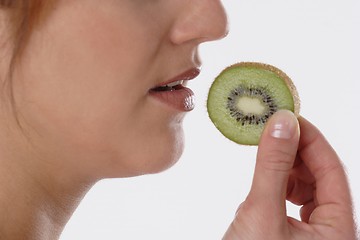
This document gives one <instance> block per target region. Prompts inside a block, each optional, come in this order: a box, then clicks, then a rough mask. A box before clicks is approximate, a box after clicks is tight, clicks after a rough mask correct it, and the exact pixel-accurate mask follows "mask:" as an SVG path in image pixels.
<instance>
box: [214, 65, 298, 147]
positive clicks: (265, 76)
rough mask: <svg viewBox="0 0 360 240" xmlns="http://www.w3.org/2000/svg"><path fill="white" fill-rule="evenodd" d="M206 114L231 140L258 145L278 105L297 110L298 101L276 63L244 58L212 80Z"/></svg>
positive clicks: (294, 91) (279, 107) (293, 90)
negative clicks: (243, 60)
mask: <svg viewBox="0 0 360 240" xmlns="http://www.w3.org/2000/svg"><path fill="white" fill-rule="evenodd" d="M207 109H208V113H209V117H210V119H211V120H212V122H213V123H214V124H215V126H216V127H217V128H218V129H219V130H220V132H221V133H223V134H224V136H226V137H227V138H229V139H230V140H232V141H234V142H237V143H239V144H244V145H257V144H258V142H259V139H260V135H261V133H262V131H263V128H264V125H265V124H266V122H267V121H268V120H269V119H270V117H271V116H272V115H273V114H274V113H275V112H277V111H278V110H280V109H287V110H290V111H292V112H294V113H295V114H296V115H298V114H299V109H300V101H299V97H298V93H297V91H296V88H295V86H294V84H293V83H292V81H291V80H290V78H289V77H288V76H287V75H286V74H285V73H283V72H282V71H281V70H279V69H278V68H276V67H273V66H271V65H267V64H263V63H254V62H243V63H238V64H234V65H232V66H230V67H228V68H226V69H225V70H223V71H222V72H221V73H220V75H219V76H218V77H217V78H216V79H215V81H214V82H213V84H212V86H211V88H210V91H209V95H208V100H207Z"/></svg>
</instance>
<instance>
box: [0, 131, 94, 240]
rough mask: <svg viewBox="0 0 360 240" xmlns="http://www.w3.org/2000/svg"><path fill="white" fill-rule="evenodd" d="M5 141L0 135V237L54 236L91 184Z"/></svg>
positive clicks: (56, 236) (39, 239)
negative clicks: (20, 150) (15, 151)
mask: <svg viewBox="0 0 360 240" xmlns="http://www.w3.org/2000/svg"><path fill="white" fill-rule="evenodd" d="M0 135H1V134H0ZM2 137H3V136H0V138H2ZM9 141H10V143H11V140H9V139H8V141H7V142H6V143H4V138H2V139H0V239H9V240H17V239H21V240H24V239H26V240H28V239H29V240H30V239H34V240H35V239H36V240H42V239H44V240H45V239H46V240H53V239H58V238H59V236H60V234H61V231H62V230H63V228H64V226H65V224H66V223H67V221H68V220H69V218H70V217H71V215H72V213H73V212H74V211H75V209H76V207H77V206H78V204H79V203H80V201H81V199H82V198H83V197H84V195H85V194H86V192H87V191H88V190H89V189H90V187H91V186H92V184H89V182H87V183H85V181H81V179H80V178H79V177H76V176H75V175H74V174H73V175H71V170H70V169H64V168H61V166H53V165H51V164H49V162H47V163H46V161H40V160H39V159H35V158H34V155H33V156H32V157H31V155H29V154H28V153H29V152H27V154H28V155H26V154H24V152H23V153H21V152H19V151H18V152H17V153H14V150H16V148H15V147H12V146H15V145H9ZM12 144H15V143H14V142H12ZM17 147H19V148H17V149H26V147H24V146H17ZM25 152H26V151H25Z"/></svg>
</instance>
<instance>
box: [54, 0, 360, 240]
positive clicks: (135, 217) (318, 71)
mask: <svg viewBox="0 0 360 240" xmlns="http://www.w3.org/2000/svg"><path fill="white" fill-rule="evenodd" d="M145 1H146V0H145ZM169 1H171V0H169ZM194 1H196V0H194ZM223 3H224V6H225V8H226V10H227V12H228V15H229V22H230V34H229V36H228V37H227V38H226V39H225V40H222V41H220V42H215V43H208V44H205V45H204V46H202V47H201V56H202V60H203V63H204V64H203V71H202V74H201V75H200V77H199V78H198V79H197V80H195V81H193V82H192V83H191V84H190V85H191V87H192V89H193V90H194V91H195V93H196V95H197V107H196V109H195V110H194V111H193V112H192V113H190V114H189V115H188V116H187V117H186V120H185V124H184V127H185V133H186V149H185V152H184V154H183V157H182V158H181V160H180V161H179V163H178V164H177V165H175V166H174V167H173V168H172V169H170V170H168V171H166V172H164V173H161V174H158V175H152V176H143V177H138V178H132V179H113V180H104V181H102V182H99V183H98V184H97V185H96V186H95V187H94V188H93V189H92V190H91V191H90V192H89V194H88V195H87V196H86V197H85V199H84V200H83V202H82V203H81V205H80V206H79V208H78V210H77V211H76V212H75V214H74V216H73V218H72V219H71V220H70V222H69V223H68V225H67V227H66V229H65V231H64V233H63V235H62V237H61V240H74V239H87V240H93V239H128V240H132V239H134V240H138V239H157V240H165V239H166V240H167V239H171V240H178V239H179V240H180V239H181V240H182V239H207V240H212V239H221V237H222V235H223V233H224V232H225V230H226V229H227V226H228V224H229V223H230V222H231V220H232V218H233V216H234V212H235V210H236V208H237V206H238V204H239V203H240V202H242V201H243V200H244V198H245V197H246V195H247V192H248V190H249V188H250V184H251V180H252V173H253V169H254V162H255V154H256V148H255V147H244V146H238V145H236V144H235V143H233V142H230V141H229V140H227V139H226V138H224V137H223V136H222V135H221V134H220V133H219V132H218V131H217V130H216V129H215V127H214V126H213V125H212V123H211V122H210V120H209V118H208V116H207V112H206V108H205V102H206V95H207V91H208V89H209V87H210V84H211V82H212V80H213V79H214V77H215V76H216V75H217V74H218V73H219V72H220V71H221V70H222V69H223V68H224V67H226V66H228V65H230V64H232V63H235V62H239V61H260V62H265V63H269V64H272V65H275V66H277V67H279V68H280V69H282V70H283V71H285V72H286V73H287V74H288V75H289V76H290V77H291V78H292V79H293V81H294V83H295V84H296V86H297V88H298V91H299V93H300V97H301V100H302V108H301V114H302V115H303V116H305V117H306V118H308V119H309V120H311V121H312V122H313V123H314V124H316V125H317V126H318V128H320V129H321V131H323V133H324V134H325V135H326V136H327V138H328V140H329V141H330V143H331V144H332V145H333V147H334V148H335V149H336V150H337V152H338V154H339V155H340V156H341V158H342V159H343V161H344V164H345V166H346V167H347V169H348V173H349V179H350V183H351V187H352V191H353V197H354V203H355V207H356V208H357V209H358V210H360V189H359V181H360V177H359V176H360V157H359V155H360V154H359V150H360V141H359V136H360V130H359V116H360V114H359V109H360V101H359V93H358V91H360V84H359V78H358V76H359V75H360V74H359V72H357V71H358V70H360V68H359V67H360V59H359V58H360V57H359V56H360V47H359V42H360V37H359V29H360V28H359V26H360V17H359V16H360V4H359V3H360V0H341V1H339V0H336V1H335V0H301V1H300V0H225V1H223ZM297 210H298V208H297V207H293V206H291V205H290V204H289V209H288V211H289V214H291V215H292V216H295V217H296V216H298V215H297ZM358 215H359V213H358ZM269 222H271V219H269Z"/></svg>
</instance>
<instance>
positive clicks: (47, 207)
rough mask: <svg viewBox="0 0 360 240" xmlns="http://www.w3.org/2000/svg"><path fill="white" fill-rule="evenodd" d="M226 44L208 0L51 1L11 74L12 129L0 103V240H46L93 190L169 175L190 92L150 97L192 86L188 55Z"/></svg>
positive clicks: (0, 66)
mask: <svg viewBox="0 0 360 240" xmlns="http://www.w3.org/2000/svg"><path fill="white" fill-rule="evenodd" d="M0 13H1V15H2V17H1V18H0V19H2V20H3V19H5V17H4V15H5V14H6V10H1V12H0ZM0 26H6V24H0ZM1 33H2V34H6V29H4V27H3V28H2V29H1ZM226 33H227V21H226V15H225V13H224V9H223V7H222V5H221V3H220V1H219V0H197V1H183V0H172V1H168V0H154V1H138V0H122V1H114V0H109V1H101V3H100V2H99V1H98V0H76V1H74V0H59V1H57V2H56V4H55V7H54V9H53V11H52V12H51V13H50V14H49V15H48V16H47V18H46V21H44V22H42V23H41V24H40V25H39V26H38V27H37V28H36V29H35V30H34V32H33V33H32V35H31V37H30V39H29V42H28V44H27V46H26V48H25V50H24V52H23V54H22V56H21V61H19V62H18V63H17V65H16V68H15V71H14V74H13V81H12V84H13V90H14V99H15V106H12V107H15V112H16V117H17V120H18V122H17V121H16V119H15V118H14V117H15V116H14V114H13V113H14V112H13V111H12V110H11V107H10V106H9V104H8V102H9V101H5V100H3V99H2V101H1V104H0V110H1V111H0V114H1V115H0V119H1V120H0V128H1V129H0V132H1V134H0V184H1V188H0V189H1V192H0V209H8V210H9V211H7V212H5V213H4V212H2V213H1V214H0V223H1V224H0V238H1V239H47V240H48V239H56V238H57V237H58V236H59V234H60V232H61V230H62V229H63V227H64V225H65V223H66V222H67V220H68V219H69V217H70V216H71V214H72V212H73V211H74V209H75V208H76V206H77V205H78V203H79V201H80V200H81V199H82V197H83V196H84V194H86V192H87V191H88V190H89V188H90V187H91V186H92V185H93V184H94V183H96V181H98V180H100V179H103V178H111V177H132V176H137V175H142V174H149V173H157V172H160V171H163V170H165V169H167V168H169V167H170V166H172V165H173V164H174V163H175V162H176V161H177V160H178V159H179V157H180V155H181V153H182V149H183V131H182V120H183V117H184V115H185V113H186V112H187V111H189V110H191V109H192V108H193V106H192V102H191V91H190V90H186V91H183V93H182V94H185V95H186V96H187V95H189V96H188V98H185V99H184V100H186V101H184V104H183V106H182V105H181V101H180V102H179V96H176V95H174V94H177V93H179V92H180V91H174V92H173V93H169V94H165V97H161V96H163V95H162V94H160V95H159V94H156V93H155V94H154V92H152V91H150V90H151V89H152V88H154V87H157V86H159V85H163V84H164V83H167V82H169V81H173V80H174V78H175V79H178V78H177V76H180V77H184V78H185V79H188V78H192V77H195V76H196V74H197V73H198V72H197V71H198V69H199V68H200V66H201V62H200V60H199V57H198V52H197V48H198V46H199V44H201V43H203V42H206V41H211V40H216V39H219V38H222V37H224V36H225V35H226ZM3 36H4V35H3ZM4 39H5V38H2V40H4ZM7 44H8V43H7V42H1V44H0V46H1V47H2V49H1V50H2V51H1V52H2V55H4V56H2V61H1V63H0V71H1V72H0V76H1V77H2V80H3V78H4V76H6V72H7V71H8V69H9V68H8V65H7V64H6V63H8V62H9V59H10V53H11V51H10V50H9V49H10V47H9V44H8V45H7ZM184 72H185V76H183V73H184ZM178 80H179V79H178ZM1 86H2V89H1V91H2V92H5V91H6V89H4V88H3V86H4V85H3V84H1ZM175 92H177V93H175ZM159 96H160V97H159ZM180 98H181V96H180ZM174 99H177V100H174ZM167 100H168V101H167ZM174 102H175V103H174ZM179 103H180V104H179ZM18 123H19V124H18ZM1 234H2V235H1Z"/></svg>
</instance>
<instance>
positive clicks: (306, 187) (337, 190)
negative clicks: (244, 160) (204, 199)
mask: <svg viewBox="0 0 360 240" xmlns="http://www.w3.org/2000/svg"><path fill="white" fill-rule="evenodd" d="M298 123H299V124H298ZM299 126H300V129H301V137H300V131H299ZM286 200H288V201H291V202H292V203H294V204H297V205H302V207H301V210H300V216H301V221H299V220H296V219H294V218H290V217H288V216H287V215H286V203H285V201H286ZM238 239H241V240H242V239H245V240H262V239H267V240H285V239H286V240H289V239H299V240H301V239H304V240H310V239H324V240H325V239H326V240H335V239H336V240H354V239H356V227H355V223H354V216H353V208H352V200H351V196H350V190H349V185H348V182H347V178H346V174H345V171H344V168H343V166H342V164H341V162H340V160H339V158H338V156H337V155H336V153H335V151H334V150H333V149H332V148H331V146H330V145H329V144H328V142H327V141H326V140H325V138H324V137H323V136H322V135H321V133H320V132H319V131H318V130H317V129H316V128H315V127H314V126H313V125H312V124H311V123H309V122H308V121H306V120H305V119H304V118H302V117H300V118H299V121H298V120H297V119H296V118H295V116H294V115H293V114H292V113H291V112H289V111H279V112H278V113H276V114H275V115H274V116H273V117H272V118H271V119H270V120H269V122H268V124H267V125H266V128H265V130H264V133H263V135H262V137H261V140H260V144H259V149H258V155H257V161H256V166H255V173H254V179H253V183H252V187H251V190H250V193H249V195H248V197H247V198H246V200H245V201H244V202H243V203H242V204H241V205H240V207H239V209H238V211H237V213H236V217H235V219H234V221H233V223H232V224H231V225H230V227H229V229H228V231H227V232H226V234H225V236H224V238H223V240H238Z"/></svg>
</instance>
